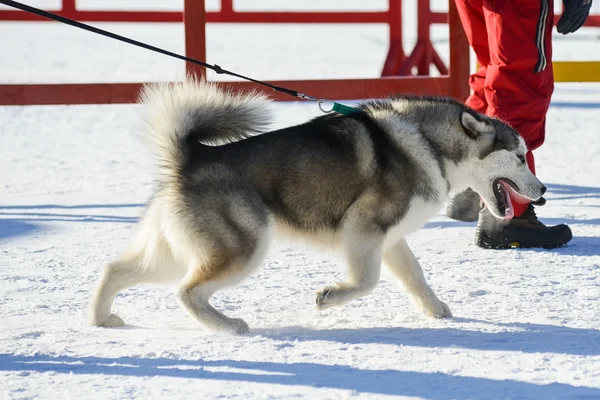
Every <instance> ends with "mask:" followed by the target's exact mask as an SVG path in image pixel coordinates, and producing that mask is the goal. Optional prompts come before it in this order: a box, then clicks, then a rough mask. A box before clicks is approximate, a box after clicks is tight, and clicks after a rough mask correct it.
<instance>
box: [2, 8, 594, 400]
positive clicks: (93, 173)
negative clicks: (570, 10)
mask: <svg viewBox="0 0 600 400" xmlns="http://www.w3.org/2000/svg"><path fill="white" fill-rule="evenodd" d="M38 3H40V2H38ZM85 3H86V4H90V3H91V1H86V2H85ZM112 3H113V4H114V3H115V2H112ZM173 3H176V2H173ZM329 3H331V2H329ZM358 3H360V2H358V1H354V4H358ZM264 4H270V5H272V4H275V2H273V1H270V2H266V1H265V2H264ZM174 8H177V7H174ZM103 27H107V28H109V29H114V30H117V31H119V32H123V33H127V34H131V35H133V36H136V37H137V38H140V39H144V40H148V41H151V42H153V43H156V44H157V45H161V46H164V47H167V48H169V49H171V50H175V51H182V49H183V44H182V29H181V26H180V25H176V24H172V25H171V24H170V25H144V26H137V25H136V26H132V25H115V24H113V25H110V24H107V25H103ZM363 28H364V29H363ZM278 29H280V30H279V31H278ZM249 32H250V33H251V34H250V33H249ZM300 34H301V35H302V36H301V37H300V36H299V35H300ZM577 35H579V37H576V36H573V38H572V39H569V38H557V41H556V44H557V51H556V53H557V54H558V55H559V57H558V58H560V59H569V58H578V59H586V58H588V57H590V56H591V57H600V56H599V55H600V42H599V41H598V40H596V39H595V31H593V30H583V31H582V32H580V33H578V34H577ZM55 40H56V41H55ZM0 43H1V44H2V49H3V57H2V58H0V82H3V83H7V82H61V81H79V82H83V81H107V80H111V81H128V80H136V81H138V80H145V79H172V78H175V77H177V76H180V72H181V64H180V63H178V62H173V61H170V60H168V59H165V58H163V57H161V56H155V55H151V54H149V53H146V52H143V51H141V50H137V49H132V48H129V47H126V46H124V45H121V44H118V43H114V42H110V41H108V40H105V39H100V38H96V37H93V36H91V35H89V34H86V33H80V32H77V31H74V30H72V29H71V28H67V27H61V26H58V25H51V24H17V23H10V24H8V23H0ZM315 43H318V45H316V44H315ZM444 43H445V42H444V40H443V37H442V36H440V37H439V40H438V44H439V45H440V49H441V50H443V49H444V47H443V46H444ZM208 45H209V46H208V49H209V50H208V51H209V61H211V62H218V63H220V64H221V65H222V66H224V67H228V68H230V69H232V70H236V71H239V72H242V73H245V74H248V75H252V76H256V77H258V78H305V77H306V78H308V77H334V76H337V77H340V76H347V77H355V76H376V75H377V72H378V70H379V68H380V66H381V62H382V61H383V57H384V56H385V28H384V27H377V26H366V27H360V28H357V27H355V26H353V27H336V28H335V30H334V28H332V27H318V28H315V29H313V28H312V27H311V29H310V30H308V29H306V28H305V27H294V26H283V27H279V28H278V27H274V26H269V27H264V26H255V27H238V26H232V25H217V26H211V27H210V29H209V43H208ZM344 46H345V47H344ZM272 54H277V57H272ZM307 57H308V61H307ZM178 74H179V75H178ZM275 111H276V124H275V125H277V126H284V125H288V124H293V123H297V122H301V121H304V120H306V119H308V118H310V117H311V116H314V115H317V114H318V110H317V109H316V107H314V105H312V104H305V103H282V104H279V105H278V106H277V107H276V110H275ZM599 111H600V84H559V85H557V89H556V94H555V97H554V102H553V104H552V106H551V108H550V112H549V114H548V132H547V142H546V144H545V145H544V146H543V148H542V149H540V151H539V152H538V153H537V160H538V165H539V167H538V171H539V176H540V178H541V179H542V180H543V181H544V182H545V183H546V184H547V186H548V188H549V191H548V194H547V196H546V197H547V198H548V204H547V205H546V206H544V207H541V208H538V213H539V215H540V217H541V218H542V219H543V220H544V221H545V222H547V223H550V224H557V223H563V222H566V223H568V224H569V225H570V226H571V228H572V230H573V233H574V236H575V237H574V239H573V241H572V242H571V243H570V244H569V245H568V246H566V247H564V248H561V249H557V250H552V251H548V250H508V251H485V250H481V249H479V248H478V247H476V246H475V245H474V244H473V243H472V241H473V235H474V224H468V223H459V222H456V221H452V220H449V219H447V218H445V217H443V215H442V213H440V216H438V217H436V218H435V219H433V220H432V221H430V222H429V223H428V224H427V225H426V226H425V227H424V228H423V229H422V230H421V231H419V232H417V233H415V234H413V235H412V236H411V237H410V238H409V244H410V245H411V246H412V248H413V251H414V252H415V254H416V255H417V257H418V258H419V259H420V260H421V263H422V265H423V266H424V269H425V272H426V275H427V278H428V280H429V281H430V283H431V285H432V287H433V288H434V290H435V291H436V293H437V294H438V296H439V297H440V298H441V299H442V300H443V301H445V302H447V303H448V304H449V306H450V308H451V309H452V311H453V313H454V315H455V317H454V318H452V319H449V320H441V321H440V320H431V319H427V318H426V317H424V316H422V315H420V314H418V313H417V312H416V311H415V310H414V309H413V307H412V305H411V304H410V303H409V302H408V301H407V299H406V297H405V295H404V294H403V293H402V291H401V290H400V289H399V288H398V286H397V285H396V284H395V282H393V280H391V279H388V278H387V277H384V279H383V280H382V282H381V284H380V286H379V287H378V288H377V289H376V290H375V292H374V293H373V294H372V295H371V296H368V297H365V298H364V299H361V300H358V301H355V302H353V303H351V304H349V305H347V306H346V307H343V308H339V309H332V310H328V311H325V312H322V313H317V311H316V310H315V309H314V293H315V291H316V290H318V289H320V288H321V287H322V286H324V285H326V284H329V283H331V282H333V281H334V280H336V279H340V278H341V277H343V275H344V269H343V266H342V265H341V264H340V259H339V258H338V257H336V256H333V255H328V254H323V253H320V252H316V251H313V250H310V249H302V248H296V247H288V246H277V247H276V248H274V249H273V251H272V252H271V255H270V256H269V258H268V259H267V261H266V262H265V265H264V268H263V269H262V270H261V271H260V273H258V274H257V275H256V276H253V277H252V278H251V279H249V280H247V281H246V282H245V283H244V284H243V285H242V286H240V287H239V288H236V289H232V290H229V291H226V292H222V293H220V294H219V295H218V296H216V297H215V299H214V304H215V306H216V307H218V308H219V309H221V310H223V311H224V312H226V313H227V314H228V315H230V316H233V317H243V318H244V319H245V320H246V321H247V322H248V323H249V324H250V326H251V327H252V332H251V334H250V335H249V336H245V337H226V336H215V335H209V334H205V333H203V332H202V331H200V330H199V328H198V326H197V324H196V323H195V322H194V321H193V320H191V319H190V318H189V317H188V316H187V314H186V313H185V312H184V311H183V310H181V309H180V308H179V306H178V305H177V303H176V300H175V297H174V295H173V293H172V292H173V288H172V287H137V288H133V289H130V290H127V291H125V292H124V293H123V294H122V295H120V296H119V297H118V298H117V301H116V304H115V309H116V311H117V312H118V314H119V315H120V316H121V317H123V318H124V320H125V321H126V323H127V325H126V326H125V327H124V328H122V329H110V330H109V329H100V328H92V327H88V326H87V325H86V323H85V311H86V310H85V308H86V305H87V301H88V297H89V292H90V289H91V287H92V284H93V283H94V281H95V280H96V278H97V276H98V273H99V271H100V269H101V267H102V266H103V264H104V263H105V262H106V261H108V260H109V259H111V258H112V257H114V256H115V255H116V254H118V252H119V251H120V250H122V249H123V248H124V246H125V244H126V242H127V240H128V239H129V237H130V235H131V233H132V230H133V228H134V223H135V221H136V217H137V216H138V215H139V213H140V212H141V211H142V207H143V203H144V201H145V200H146V199H147V198H148V197H149V195H150V193H151V188H152V177H151V176H150V157H149V155H148V154H147V152H146V151H145V149H144V148H143V147H142V146H141V145H140V143H139V142H138V140H137V139H136V138H135V135H134V134H135V132H136V131H135V123H136V117H137V113H136V106H135V105H117V106H52V107H0V397H2V398H6V399H25V398H44V399H45V398H56V399H68V398H77V399H82V398H95V397H97V398H103V399H113V398H115V399H116V398H144V399H148V398H175V399H185V398H199V397H200V398H203V399H213V398H242V399H266V398H312V399H317V398H318V399H325V398H331V399H339V398H369V399H371V398H387V397H390V398H391V397H394V398H423V399H436V400H437V399H440V400H441V399H449V398H459V399H465V398H469V399H555V398H556V399H578V398H581V399H597V398H600V174H599V173H598V171H600V128H599V127H600V113H599Z"/></svg>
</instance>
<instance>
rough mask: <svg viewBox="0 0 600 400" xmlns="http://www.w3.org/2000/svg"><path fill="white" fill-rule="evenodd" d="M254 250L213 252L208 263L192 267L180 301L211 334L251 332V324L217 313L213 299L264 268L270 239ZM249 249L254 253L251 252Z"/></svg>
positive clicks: (184, 283) (179, 291)
mask: <svg viewBox="0 0 600 400" xmlns="http://www.w3.org/2000/svg"><path fill="white" fill-rule="evenodd" d="M260 241H262V243H257V244H256V247H255V248H254V249H248V248H246V249H245V251H244V252H243V253H241V254H240V253H239V252H232V251H227V250H225V249H221V251H220V252H216V251H212V253H213V254H212V256H209V257H208V260H207V261H206V262H204V263H199V264H195V265H191V266H190V268H189V269H188V273H187V274H186V276H185V277H184V278H183V280H182V281H181V283H180V286H179V289H178V290H177V298H178V299H179V301H180V303H181V305H182V306H183V308H184V309H185V310H186V311H187V312H188V313H189V314H190V315H192V316H193V317H194V318H195V319H196V320H198V322H200V324H201V325H202V327H203V328H204V329H205V330H206V331H209V332H215V333H229V334H235V335H240V334H244V333H248V331H249V327H248V324H247V323H246V322H245V321H244V320H242V319H239V318H229V317H227V316H226V315H224V314H222V313H221V312H219V311H217V310H216V309H215V308H214V307H213V306H212V305H211V304H210V303H209V300H210V298H211V297H212V296H213V294H215V293H216V292H217V291H219V290H221V289H223V288H226V287H229V286H233V285H235V284H237V283H240V282H241V281H242V280H243V279H245V278H246V277H248V276H249V275H250V274H251V273H252V272H253V271H254V270H256V268H257V267H258V266H259V265H260V263H261V261H262V260H263V258H264V256H265V253H266V250H267V242H268V240H267V238H266V236H265V237H263V238H261V239H259V242H260ZM248 250H250V251H249V252H248Z"/></svg>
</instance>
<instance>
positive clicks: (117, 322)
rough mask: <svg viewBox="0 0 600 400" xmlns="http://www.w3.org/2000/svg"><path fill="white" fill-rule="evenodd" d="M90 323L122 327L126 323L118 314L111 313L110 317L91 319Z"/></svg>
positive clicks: (107, 326)
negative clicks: (100, 319)
mask: <svg viewBox="0 0 600 400" xmlns="http://www.w3.org/2000/svg"><path fill="white" fill-rule="evenodd" d="M90 325H93V326H101V327H103V328H120V327H121V326H123V325H125V322H123V320H122V319H121V317H119V316H118V315H116V314H110V315H109V316H108V318H106V319H105V320H103V321H99V320H96V319H92V320H90Z"/></svg>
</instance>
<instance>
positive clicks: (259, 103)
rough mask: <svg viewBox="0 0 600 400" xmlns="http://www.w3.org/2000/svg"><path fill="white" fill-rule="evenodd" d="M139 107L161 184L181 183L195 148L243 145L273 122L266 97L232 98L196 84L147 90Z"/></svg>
mask: <svg viewBox="0 0 600 400" xmlns="http://www.w3.org/2000/svg"><path fill="white" fill-rule="evenodd" d="M140 103H142V105H143V115H144V122H145V125H146V126H145V127H144V135H145V138H147V139H149V144H150V147H151V149H152V151H153V152H154V154H155V156H156V164H157V167H158V175H159V177H158V178H159V180H160V181H165V180H167V181H168V180H172V179H177V178H178V177H180V176H181V174H182V173H183V172H184V171H185V170H186V167H187V166H188V165H189V164H190V162H191V161H192V157H193V155H194V152H193V149H194V148H198V147H199V146H204V145H212V146H214V145H220V144H225V143H230V142H235V141H238V140H242V139H244V138H246V137H248V136H251V135H254V134H257V133H260V132H262V131H263V129H265V128H266V126H267V125H268V123H269V122H270V119H271V117H270V112H269V101H268V99H267V98H266V96H263V95H260V94H257V93H246V94H233V93H231V92H227V91H225V90H223V89H222V88H220V87H219V86H218V85H217V84H214V83H208V82H205V81H200V80H197V79H192V78H188V79H186V80H185V81H183V82H178V83H158V84H150V85H146V86H145V87H144V89H143V90H142V93H141V94H140ZM194 146H195V147H194ZM206 148H207V149H209V148H208V147H206ZM198 161H200V162H201V160H198Z"/></svg>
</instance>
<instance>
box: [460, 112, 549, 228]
mask: <svg viewBox="0 0 600 400" xmlns="http://www.w3.org/2000/svg"><path fill="white" fill-rule="evenodd" d="M460 123H461V125H462V129H463V130H464V132H465V134H466V135H467V137H468V143H469V146H468V147H469V156H468V157H469V160H468V161H469V162H468V165H469V171H468V173H467V175H468V178H467V179H468V180H469V182H468V184H469V186H470V187H471V188H472V189H473V190H474V191H476V192H477V193H479V195H480V196H481V197H482V198H483V201H484V203H485V204H486V206H487V208H488V210H489V211H490V212H491V213H492V214H493V215H494V216H496V217H497V218H503V219H510V218H512V217H513V216H514V208H513V205H512V201H511V198H510V197H511V196H509V194H512V197H513V198H515V197H516V198H517V199H519V200H522V201H523V202H527V201H531V200H537V199H539V198H540V197H542V195H543V194H544V192H545V191H546V188H545V186H544V185H543V184H542V183H541V182H540V181H539V180H538V179H537V178H536V177H535V175H533V174H532V173H531V171H530V170H529V168H528V166H527V160H526V158H525V154H526V152H527V148H526V146H525V142H524V141H523V138H521V137H520V136H519V134H518V133H517V132H516V131H515V130H514V129H512V128H511V127H510V126H508V125H507V124H505V123H503V122H502V121H500V120H498V119H494V118H489V117H487V116H485V115H482V114H479V113H476V112H474V111H472V110H469V109H464V110H463V111H462V112H461V116H460Z"/></svg>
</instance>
